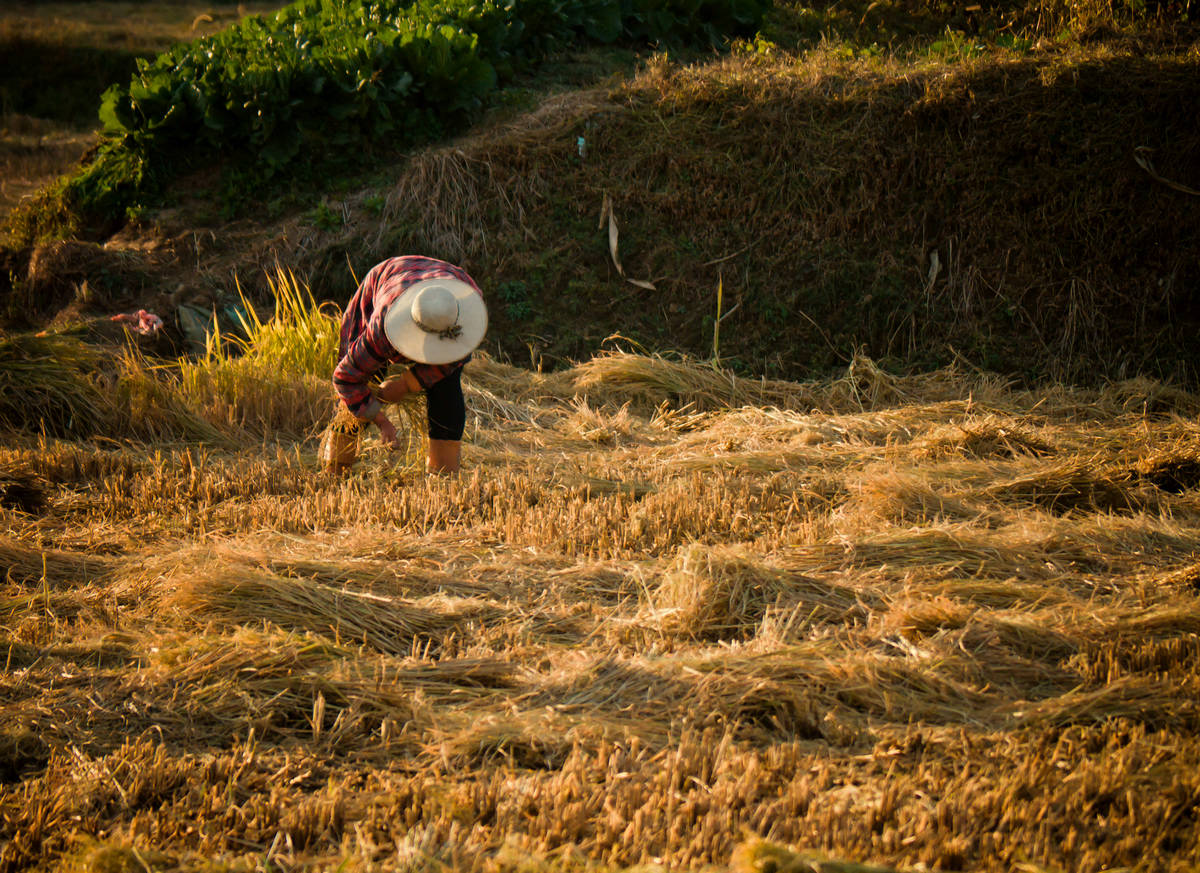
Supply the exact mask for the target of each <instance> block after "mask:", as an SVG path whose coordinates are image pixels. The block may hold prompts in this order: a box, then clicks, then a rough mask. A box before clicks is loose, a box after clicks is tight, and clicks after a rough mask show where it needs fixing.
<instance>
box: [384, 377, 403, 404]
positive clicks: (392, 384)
mask: <svg viewBox="0 0 1200 873" xmlns="http://www.w3.org/2000/svg"><path fill="white" fill-rule="evenodd" d="M377 393H378V396H379V399H380V400H382V401H383V402H384V403H399V402H400V401H401V400H403V399H404V398H405V397H407V396H408V394H409V388H408V384H407V383H406V382H405V381H404V380H403V379H388V380H387V381H386V382H384V383H383V384H382V385H380V386H379V391H378V392H377Z"/></svg>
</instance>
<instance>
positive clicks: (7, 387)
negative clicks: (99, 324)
mask: <svg viewBox="0 0 1200 873" xmlns="http://www.w3.org/2000/svg"><path fill="white" fill-rule="evenodd" d="M99 365H100V361H99V357H98V356H97V355H96V354H95V353H94V352H93V351H92V350H91V349H90V348H88V347H87V346H86V345H84V344H83V343H81V342H79V341H78V340H75V339H71V338H68V337H61V336H44V337H34V336H7V337H3V338H0V429H4V430H14V431H26V432H29V433H43V432H44V433H47V434H51V435H53V436H75V437H78V436H88V435H90V434H93V433H97V432H100V431H103V430H104V428H105V426H106V425H107V424H108V423H109V422H110V421H111V420H112V418H113V409H112V404H111V403H110V401H109V400H108V399H107V394H106V392H105V391H104V389H103V385H102V383H101V381H100V379H99V378H98V372H99Z"/></svg>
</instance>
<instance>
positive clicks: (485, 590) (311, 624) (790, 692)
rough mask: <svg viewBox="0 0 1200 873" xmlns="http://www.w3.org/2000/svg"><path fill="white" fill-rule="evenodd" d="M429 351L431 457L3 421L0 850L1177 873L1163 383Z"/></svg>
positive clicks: (1181, 516) (1169, 435)
mask: <svg viewBox="0 0 1200 873" xmlns="http://www.w3.org/2000/svg"><path fill="white" fill-rule="evenodd" d="M468 373H469V379H468V381H467V385H468V400H469V405H470V407H471V418H470V420H469V427H468V442H469V445H468V448H467V458H468V466H467V468H466V469H465V470H464V472H463V473H462V474H461V475H460V476H459V477H457V478H426V477H424V476H421V475H418V474H416V473H414V472H413V470H412V468H411V466H410V465H409V464H408V463H407V461H406V459H399V460H397V459H395V458H392V457H389V456H387V455H384V454H381V453H377V452H371V453H368V455H367V457H366V459H365V460H364V461H363V462H362V463H361V464H360V468H359V470H358V471H357V472H356V473H355V474H353V475H351V476H350V477H349V478H346V479H337V480H333V479H329V478H325V477H323V476H322V475H320V474H319V473H318V472H317V471H316V470H315V460H314V455H313V442H312V441H307V442H304V443H299V444H291V443H285V444H281V445H274V444H263V445H262V446H261V447H259V448H254V447H249V448H244V449H243V450H241V451H239V452H237V453H229V452H225V451H221V450H218V449H215V448H209V449H205V448H201V447H198V446H197V445H195V444H191V445H188V444H182V443H175V444H170V443H167V444H161V445H159V446H158V447H157V448H154V449H149V448H147V447H145V446H142V445H139V444H135V443H127V442H117V441H110V440H97V441H94V442H64V441H56V440H53V439H49V438H40V439H39V438H37V437H33V436H21V435H17V434H14V435H12V436H11V437H10V438H9V439H8V440H7V441H6V442H5V447H4V448H3V449H0V505H2V506H3V508H2V509H0V565H2V569H3V570H4V582H3V590H2V592H0V594H2V598H0V628H2V636H0V658H3V659H4V671H3V674H0V711H2V712H3V718H2V719H0V870H2V871H4V873H16V871H20V870H28V869H58V870H70V871H138V870H150V871H159V870H175V869H184V870H199V869H206V870H221V869H238V870H247V871H249V870H253V869H259V870H267V869H278V870H300V869H312V870H317V869H329V870H333V869H338V870H360V869H362V870H385V869H386V870H393V869H431V870H432V869H438V870H443V869H448V868H452V869H475V870H490V871H500V870H549V869H559V870H576V869H578V870H587V869H608V868H617V867H627V866H630V865H639V864H651V865H653V864H662V865H666V866H669V867H687V866H698V865H716V866H725V865H729V864H732V865H733V866H734V867H736V868H737V869H740V870H746V871H749V870H761V871H768V870H781V869H787V870H793V871H805V870H815V869H821V870H825V871H827V873H828V871H834V870H850V869H866V868H860V867H854V866H852V862H862V863H873V864H883V865H888V867H896V868H911V867H914V866H917V865H920V864H925V865H928V866H929V867H932V868H934V869H970V870H994V871H1000V870H1014V869H1021V870H1029V871H1034V870H1054V869H1068V870H1101V869H1114V868H1131V869H1136V870H1147V871H1149V870H1154V871H1185V870H1193V869H1195V868H1196V866H1197V865H1198V864H1200V854H1198V851H1197V838H1198V837H1200V741H1198V740H1197V738H1196V732H1197V728H1198V727H1200V712H1198V710H1197V699H1198V698H1197V694H1198V692H1200V683H1198V682H1197V673H1196V662H1197V656H1198V655H1200V610H1198V609H1197V605H1198V604H1197V597H1198V587H1200V586H1198V583H1197V580H1198V579H1200V554H1198V552H1200V549H1198V543H1200V539H1198V538H1200V490H1198V489H1197V486H1200V427H1198V426H1197V425H1196V424H1195V414H1196V412H1197V411H1200V398H1198V397H1196V396H1194V395H1190V394H1185V393H1181V392H1170V391H1166V390H1163V389H1162V388H1161V387H1160V386H1156V385H1154V384H1151V383H1147V382H1144V381H1138V382H1128V383H1120V384H1116V385H1113V386H1111V387H1110V388H1108V389H1106V390H1105V391H1102V392H1082V391H1068V390H1065V389H1054V390H1045V391H1042V392H1039V393H1025V392H1018V391H1015V390H1012V389H1009V388H1006V387H1005V386H1004V385H1003V384H1000V383H998V382H997V381H996V380H994V379H985V378H983V377H981V376H976V375H973V374H968V373H964V372H962V371H956V370H946V371H939V372H937V373H934V374H931V375H927V376H922V377H911V378H896V377H889V376H886V375H885V374H883V373H882V372H880V371H879V370H878V369H876V368H875V367H874V366H873V365H872V364H871V362H869V361H866V360H863V359H859V360H857V361H856V362H855V365H854V367H853V368H851V370H850V371H848V372H847V373H845V374H844V375H843V376H841V377H840V378H837V379H834V380H829V381H825V382H814V383H806V384H803V385H799V384H791V383H784V382H774V383H771V382H766V383H764V382H761V381H743V380H737V379H733V378H731V377H730V376H729V374H727V373H724V374H722V373H720V372H718V371H716V370H714V369H712V368H709V367H707V366H705V365H699V364H694V363H692V364H688V363H686V362H683V363H680V362H674V361H667V360H664V359H660V358H647V357H641V356H636V355H629V354H612V355H607V356H602V357H598V358H595V359H593V360H591V361H588V362H586V363H585V364H583V365H580V366H579V367H576V368H574V369H572V370H568V371H563V372H560V373H554V374H539V373H532V372H527V371H523V370H518V369H514V368H511V367H507V366H504V365H501V364H498V363H496V362H493V361H491V360H488V359H486V358H485V359H482V360H477V361H475V362H474V363H472V364H471V365H470V367H469V368H468ZM785 847H790V849H789V848H785ZM792 850H799V851H801V852H803V853H818V854H822V853H823V854H825V855H828V856H830V857H833V858H838V859H842V861H841V862H839V863H833V862H830V863H829V864H827V865H826V866H824V867H819V866H815V864H816V862H815V861H813V862H810V861H807V860H804V859H805V857H809V856H808V855H807V854H806V855H803V856H802V855H797V854H793V851H792Z"/></svg>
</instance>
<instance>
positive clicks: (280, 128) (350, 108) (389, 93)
mask: <svg viewBox="0 0 1200 873" xmlns="http://www.w3.org/2000/svg"><path fill="white" fill-rule="evenodd" d="M769 5H770V0H506V2H498V0H417V2H415V3H411V4H409V3H400V2H395V0H342V2H332V0H299V2H296V3H293V4H292V5H290V6H287V7H285V8H284V9H282V10H280V11H279V12H278V13H276V14H274V15H271V16H266V17H263V16H249V17H247V18H245V19H243V20H242V21H241V22H240V23H239V24H238V25H236V26H235V27H232V28H230V29H228V30H226V31H223V32H222V33H219V34H217V35H215V36H212V37H208V38H205V39H201V40H197V41H195V42H192V43H186V44H179V45H177V46H175V47H174V48H172V49H170V50H169V51H167V52H165V53H163V54H162V55H160V56H159V57H157V58H155V59H154V60H153V61H146V60H140V61H138V64H137V72H136V73H135V74H134V76H133V78H132V79H131V80H130V82H129V83H128V84H127V85H114V86H112V87H110V88H109V89H108V91H107V92H105V94H104V97H103V101H102V104H101V107H100V119H101V121H102V122H103V125H104V133H105V139H104V140H103V142H102V144H101V145H100V147H99V149H98V150H97V152H96V154H95V157H94V159H93V160H92V162H91V163H90V164H89V165H88V166H87V167H85V168H84V169H83V170H82V171H81V172H80V173H79V174H78V175H77V176H76V177H74V178H73V179H72V180H71V182H70V183H69V185H68V186H67V191H66V192H65V196H66V197H67V199H68V200H69V202H70V203H71V204H72V205H73V206H74V207H76V208H78V209H80V210H81V211H84V212H86V213H91V214H99V215H105V216H120V215H122V214H124V212H125V210H126V209H127V208H128V207H130V206H132V205H134V204H137V203H139V202H143V201H145V200H146V199H152V198H153V197H155V196H156V195H158V194H159V193H160V192H161V190H162V189H163V187H164V186H165V185H166V184H167V183H168V182H169V180H170V179H171V178H172V177H173V176H174V175H175V174H176V173H177V172H179V171H180V170H182V169H184V168H186V167H193V166H198V165H199V164H201V163H203V162H205V161H209V160H211V159H212V158H213V157H222V158H225V159H227V160H229V161H231V162H232V164H233V165H234V167H235V169H234V170H233V172H235V173H237V172H239V171H238V170H237V169H236V168H237V167H238V166H240V167H242V168H243V169H242V170H241V171H240V172H242V173H243V174H245V176H246V178H239V184H238V185H237V186H232V187H236V188H239V189H242V188H244V187H245V186H246V184H247V183H248V184H250V185H252V186H253V185H256V184H262V183H269V182H270V181H271V180H272V179H273V178H275V177H277V176H279V175H281V174H294V173H295V172H297V170H298V168H300V167H303V166H305V165H308V164H311V163H312V162H313V161H316V160H319V159H321V158H322V157H324V158H329V157H330V156H332V155H335V154H344V153H345V151H346V150H347V149H350V148H361V147H364V146H369V145H370V144H371V143H373V142H378V141H383V140H386V141H387V142H388V143H389V144H390V145H400V146H406V145H412V144H415V143H418V142H421V141H428V140H432V139H435V138H437V137H440V136H442V135H444V134H445V133H446V132H448V131H450V130H453V129H456V128H459V127H461V126H462V125H463V124H465V123H466V122H468V121H469V120H470V119H471V118H472V117H474V115H475V114H476V113H477V112H478V111H479V110H480V109H481V108H482V106H483V105H484V103H485V102H486V101H487V100H488V98H489V96H490V95H491V94H492V92H493V91H494V90H495V89H496V87H497V85H498V84H499V83H500V82H502V81H504V80H506V79H508V78H509V77H511V76H512V75H513V74H514V73H515V72H517V71H519V70H521V69H523V68H525V67H527V66H528V65H529V64H530V63H532V62H533V61H535V60H537V59H538V58H540V57H542V56H544V55H545V54H546V53H547V52H549V51H551V50H553V49H555V48H558V47H561V46H565V45H569V44H573V43H585V42H600V43H608V42H613V41H615V40H618V39H625V40H632V41H638V42H661V43H675V42H680V41H691V42H697V41H699V42H705V41H706V42H710V43H714V44H720V43H721V42H722V41H724V40H726V39H728V38H730V37H731V36H734V35H738V34H751V33H754V32H755V29H756V28H757V26H758V24H759V23H760V22H761V20H762V17H763V14H764V13H765V11H766V10H767V8H768V7H769Z"/></svg>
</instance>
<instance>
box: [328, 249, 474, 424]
mask: <svg viewBox="0 0 1200 873" xmlns="http://www.w3.org/2000/svg"><path fill="white" fill-rule="evenodd" d="M446 276H449V277H453V278H455V279H461V280H462V281H463V282H466V283H467V284H468V285H470V286H471V287H472V288H474V289H475V290H476V291H477V292H479V294H480V296H482V294H483V292H481V291H479V286H478V285H476V284H475V280H474V279H472V278H471V277H470V276H468V275H467V274H466V271H464V270H463V269H462V268H461V267H456V266H454V265H453V264H447V263H446V262H445V261H439V260H436V259H434V258H423V257H418V256H416V255H409V256H406V257H402V258H389V259H388V260H386V261H384V262H383V263H381V264H377V265H376V266H375V267H373V268H372V269H371V272H369V273H367V275H366V278H364V279H363V281H362V284H361V285H359V286H358V290H357V291H356V292H354V296H353V297H352V298H350V302H349V303H348V304H347V305H346V311H345V313H344V314H343V315H342V332H341V342H340V343H339V344H338V358H339V360H338V365H337V367H335V368H334V371H333V387H334V388H335V389H336V390H337V393H338V397H340V398H341V400H342V402H343V403H345V404H346V407H347V408H348V409H349V410H350V411H351V412H352V413H354V415H355V416H356V417H358V418H361V419H363V420H364V421H370V420H372V419H373V418H375V416H376V415H378V414H379V406H380V403H379V400H378V399H377V398H375V397H374V396H372V394H371V389H370V387H369V386H368V382H369V381H370V379H371V377H372V376H374V375H375V374H376V373H378V372H379V371H380V370H383V369H385V368H386V367H387V366H388V365H389V364H412V366H411V367H409V370H410V371H411V372H412V374H413V375H414V376H415V377H416V379H417V381H418V382H419V383H421V387H422V388H429V387H430V386H431V385H435V384H436V383H438V382H439V381H441V380H442V379H444V378H445V377H446V376H449V375H450V374H451V373H453V372H454V371H455V370H458V369H459V368H461V367H462V365H463V364H465V363H466V362H467V361H468V360H470V358H471V356H470V355H467V357H465V358H463V359H462V360H461V361H455V362H453V363H450V364H421V363H417V362H416V361H413V360H412V359H411V358H406V357H405V356H404V355H402V354H400V353H399V352H398V351H396V350H395V349H394V348H393V347H392V344H391V343H390V342H388V338H387V335H386V334H385V333H384V332H383V319H384V316H385V315H386V314H387V311H388V308H389V307H390V306H391V305H392V303H394V302H395V300H396V298H398V297H399V296H400V295H401V294H402V293H404V291H405V290H406V289H407V288H408V287H409V286H411V285H415V284H416V283H417V282H421V281H423V280H425V279H436V278H439V277H446Z"/></svg>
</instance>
